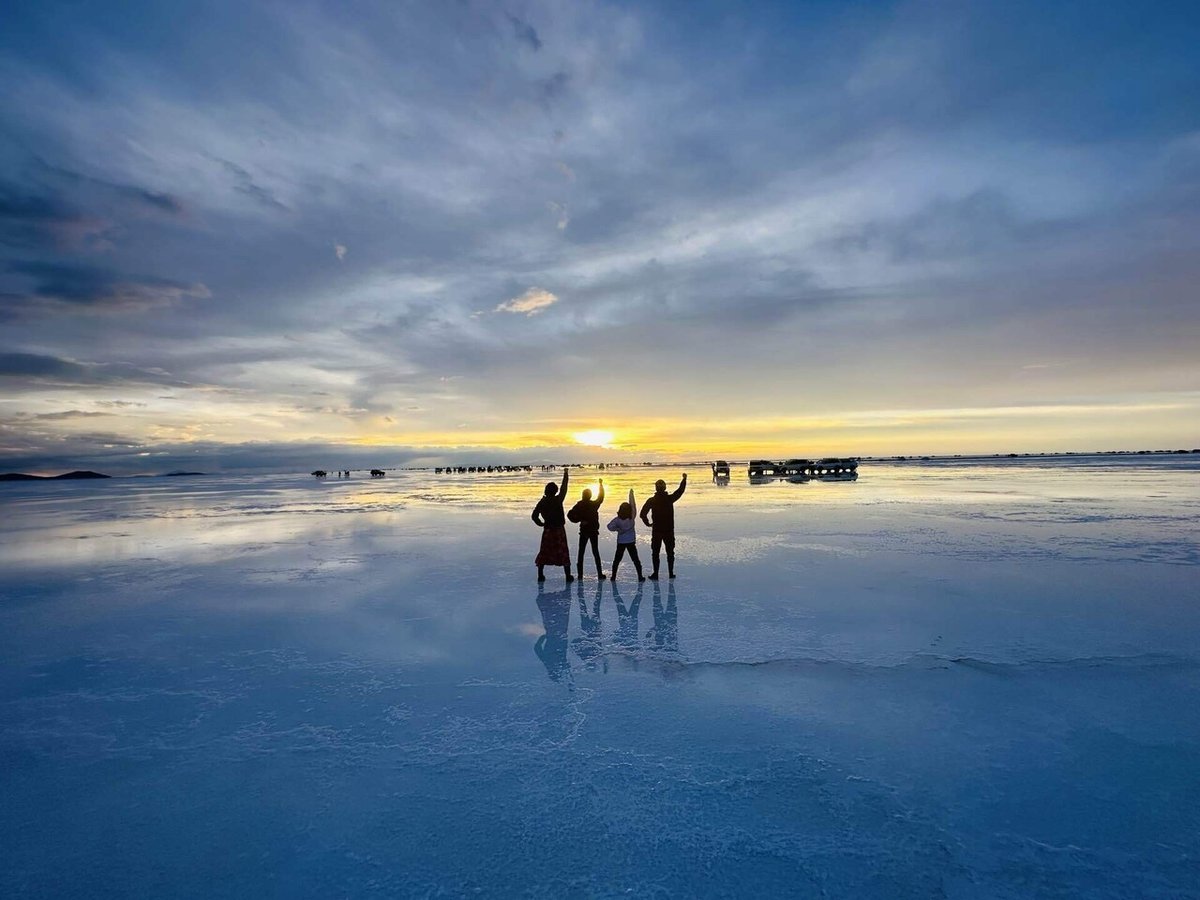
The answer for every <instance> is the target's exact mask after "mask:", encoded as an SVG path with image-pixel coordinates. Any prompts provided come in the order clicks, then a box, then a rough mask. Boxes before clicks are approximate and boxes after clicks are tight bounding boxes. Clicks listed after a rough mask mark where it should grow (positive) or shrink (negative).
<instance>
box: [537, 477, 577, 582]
mask: <svg viewBox="0 0 1200 900" xmlns="http://www.w3.org/2000/svg"><path fill="white" fill-rule="evenodd" d="M570 477H571V472H570V470H569V469H567V468H566V467H565V466H564V467H563V479H562V487H561V488H560V487H559V486H558V485H556V484H555V483H554V482H553V481H551V482H548V483H547V484H546V490H545V492H544V493H543V495H542V499H541V500H539V501H538V502H537V506H535V507H534V508H533V515H532V516H531V518H532V519H533V522H534V524H535V525H538V526H540V527H541V529H542V545H541V547H540V548H539V549H538V555H537V558H536V559H534V563H535V564H536V565H537V570H538V577H537V580H538V581H545V580H546V573H545V568H546V566H562V569H563V573H564V574H565V575H566V576H567V584H570V583H571V582H572V581H574V580H575V579H574V578H572V577H571V548H570V547H568V546H567V517H566V516H565V515H564V514H563V499H564V498H565V497H566V496H567V480H568V479H569V478H570Z"/></svg>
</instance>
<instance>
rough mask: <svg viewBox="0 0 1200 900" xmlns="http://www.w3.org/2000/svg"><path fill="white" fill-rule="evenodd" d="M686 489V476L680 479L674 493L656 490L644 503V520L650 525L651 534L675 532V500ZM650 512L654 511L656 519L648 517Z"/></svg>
mask: <svg viewBox="0 0 1200 900" xmlns="http://www.w3.org/2000/svg"><path fill="white" fill-rule="evenodd" d="M685 490H687V479H686V478H684V479H681V480H680V482H679V487H678V488H676V489H675V491H674V492H673V493H670V494H668V493H667V492H666V491H655V492H654V496H652V497H651V498H650V499H649V500H647V501H646V502H645V503H643V504H642V521H643V522H645V523H646V524H647V525H649V526H650V531H651V534H674V533H675V501H676V500H678V499H679V498H680V497H682V496H683V492H684V491H685ZM650 512H653V513H654V521H651V520H650V519H647V518H646V514H647V513H650Z"/></svg>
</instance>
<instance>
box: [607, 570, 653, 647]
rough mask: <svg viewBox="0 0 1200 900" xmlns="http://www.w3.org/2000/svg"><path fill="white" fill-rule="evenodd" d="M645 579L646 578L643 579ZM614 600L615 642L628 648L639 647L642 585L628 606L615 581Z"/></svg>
mask: <svg viewBox="0 0 1200 900" xmlns="http://www.w3.org/2000/svg"><path fill="white" fill-rule="evenodd" d="M642 580H643V581H645V579H644V578H643V579H642ZM613 602H615V603H616V604H617V633H616V634H615V635H613V643H615V644H617V645H618V646H620V647H623V648H624V649H626V650H636V649H637V648H638V644H639V641H638V611H639V610H640V609H641V606H642V586H641V585H640V584H639V585H638V588H637V593H635V594H634V595H633V602H632V603H630V604H629V606H628V607H626V606H625V604H624V603H623V602H622V601H621V591H620V589H619V588H618V587H617V585H616V582H613Z"/></svg>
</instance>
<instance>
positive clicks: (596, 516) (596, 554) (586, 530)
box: [567, 478, 604, 581]
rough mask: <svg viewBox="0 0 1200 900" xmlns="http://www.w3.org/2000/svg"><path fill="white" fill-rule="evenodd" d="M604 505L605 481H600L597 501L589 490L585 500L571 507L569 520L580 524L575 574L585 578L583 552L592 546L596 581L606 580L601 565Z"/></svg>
mask: <svg viewBox="0 0 1200 900" xmlns="http://www.w3.org/2000/svg"><path fill="white" fill-rule="evenodd" d="M602 503H604V479H603V478H601V479H600V489H599V490H598V491H597V492H596V499H595V500H593V499H592V491H591V489H590V488H587V489H585V490H584V492H583V498H582V499H581V500H580V501H579V502H578V503H576V504H575V505H574V506H572V507H571V511H570V512H569V513H567V518H568V519H570V520H571V521H572V522H578V523H579V553H578V554H577V556H576V560H575V572H576V574H577V575H578V576H579V577H580V578H581V579H582V578H583V552H584V550H586V549H587V545H588V544H589V543H590V544H591V545H592V558H593V559H595V560H596V580H597V581H603V580H604V567H603V566H602V565H601V564H600V505H601V504H602Z"/></svg>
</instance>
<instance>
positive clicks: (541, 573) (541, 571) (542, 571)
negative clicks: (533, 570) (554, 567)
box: [538, 566, 546, 581]
mask: <svg viewBox="0 0 1200 900" xmlns="http://www.w3.org/2000/svg"><path fill="white" fill-rule="evenodd" d="M545 580H546V567H545V566H538V581H545Z"/></svg>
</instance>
